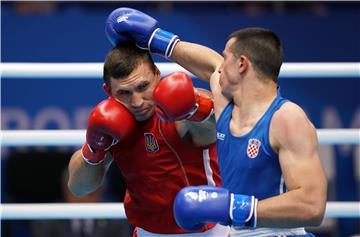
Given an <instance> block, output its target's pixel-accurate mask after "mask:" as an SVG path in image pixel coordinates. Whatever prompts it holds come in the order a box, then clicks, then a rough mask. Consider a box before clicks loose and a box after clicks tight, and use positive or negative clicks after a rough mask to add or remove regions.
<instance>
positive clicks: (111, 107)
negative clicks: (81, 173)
mask: <svg viewBox="0 0 360 237" xmlns="http://www.w3.org/2000/svg"><path fill="white" fill-rule="evenodd" d="M135 126H136V122H135V119H134V117H133V115H132V114H131V113H130V112H129V111H128V110H127V109H126V108H125V107H124V106H123V105H122V104H121V103H119V102H118V101H116V100H115V99H113V98H109V99H106V100H103V101H102V102H100V103H99V104H98V105H97V106H96V107H95V108H94V109H93V110H92V111H91V113H90V116H89V120H88V126H87V130H86V143H85V144H84V145H83V147H82V155H83V157H84V160H85V161H86V162H87V163H89V164H93V165H96V164H99V163H100V162H101V161H103V160H104V158H105V154H106V152H107V151H108V150H109V149H110V147H111V146H112V145H114V144H116V143H117V142H118V141H123V140H125V139H128V138H129V136H130V135H131V133H132V131H133V130H134V129H135Z"/></svg>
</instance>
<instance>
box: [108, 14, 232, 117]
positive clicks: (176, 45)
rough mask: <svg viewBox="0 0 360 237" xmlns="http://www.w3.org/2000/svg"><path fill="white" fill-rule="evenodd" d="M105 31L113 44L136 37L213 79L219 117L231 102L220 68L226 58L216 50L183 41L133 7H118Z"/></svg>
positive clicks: (191, 69) (203, 75)
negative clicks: (224, 87)
mask: <svg viewBox="0 0 360 237" xmlns="http://www.w3.org/2000/svg"><path fill="white" fill-rule="evenodd" d="M105 31H106V34H107V37H108V39H109V41H110V42H112V43H113V44H119V43H122V42H126V41H129V40H134V41H135V42H136V43H137V45H138V46H139V47H141V48H145V49H148V50H149V51H150V52H152V53H157V54H160V55H162V56H164V57H166V58H168V59H169V58H170V59H171V60H173V61H174V62H176V63H178V64H180V65H181V66H183V67H184V68H185V69H187V70H188V71H190V72H191V73H193V74H194V75H196V76H197V77H199V78H200V79H202V80H204V81H209V82H210V87H211V91H212V93H213V96H214V99H215V115H216V117H218V116H219V114H220V113H221V111H222V110H223V108H224V107H225V106H226V105H227V104H228V100H227V99H226V98H225V97H224V96H223V95H222V94H221V88H220V85H219V77H220V74H219V72H218V70H219V68H220V66H221V64H222V62H223V58H222V56H221V55H219V54H218V53H216V52H215V51H214V50H212V49H210V48H207V47H205V46H202V45H199V44H194V43H189V42H182V41H180V39H179V37H178V36H177V35H175V34H173V33H171V32H168V31H165V30H162V29H161V28H160V27H159V23H158V22H157V21H156V20H155V19H154V18H152V17H151V16H149V15H147V14H145V13H143V12H140V11H138V10H136V9H131V8H124V7H123V8H118V9H116V10H114V11H113V12H112V13H111V14H110V15H109V17H108V19H107V21H106V28H105Z"/></svg>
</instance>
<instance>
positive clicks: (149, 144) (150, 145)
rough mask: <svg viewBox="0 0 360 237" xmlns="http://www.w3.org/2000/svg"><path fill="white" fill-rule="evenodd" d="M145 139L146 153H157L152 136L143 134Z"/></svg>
mask: <svg viewBox="0 0 360 237" xmlns="http://www.w3.org/2000/svg"><path fill="white" fill-rule="evenodd" d="M144 137H145V149H146V151H147V152H157V151H159V145H158V142H157V141H156V138H155V136H154V134H152V133H151V132H147V133H144Z"/></svg>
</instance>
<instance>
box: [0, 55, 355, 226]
mask: <svg viewBox="0 0 360 237" xmlns="http://www.w3.org/2000/svg"><path fill="white" fill-rule="evenodd" d="M156 65H157V66H158V67H159V69H160V71H161V72H162V75H165V74H168V73H170V72H174V71H184V72H187V71H186V70H185V69H184V68H182V67H181V66H179V65H177V64H174V63H156ZM102 70H103V63H1V64H0V71H1V79H6V78H7V79H12V78H15V79H16V78H22V79H23V78H25V79H26V78H28V79H31V78H33V79H51V78H61V79H73V78H79V79H100V78H102ZM280 77H285V78H302V79H307V78H360V62H347V63H284V64H283V66H282V68H281V71H280ZM317 134H318V138H319V143H320V144H360V129H317ZM0 138H1V146H2V147H16V146H80V145H82V144H83V142H84V141H85V130H2V131H1V133H0ZM0 217H1V219H2V220H34V219H71V218H84V219H87V218H107V219H123V218H126V215H125V211H124V206H123V203H86V204H74V203H71V204H70V203H41V204H8V203H2V204H1V206H0ZM325 217H327V218H344V217H350V218H360V202H327V206H326V212H325Z"/></svg>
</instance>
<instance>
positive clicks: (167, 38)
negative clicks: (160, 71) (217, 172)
mask: <svg viewBox="0 0 360 237" xmlns="http://www.w3.org/2000/svg"><path fill="white" fill-rule="evenodd" d="M105 33H106V36H107V38H108V39H109V40H110V42H111V43H112V44H113V45H116V44H119V43H123V42H127V41H130V40H134V41H135V42H136V43H137V45H138V47H139V48H142V49H147V50H149V51H150V52H152V53H157V54H160V55H162V56H165V57H170V56H171V53H172V50H173V49H174V47H175V45H176V43H177V42H179V37H178V36H177V35H175V34H173V33H170V32H167V31H165V30H162V29H160V28H159V23H158V22H157V21H156V20H155V19H154V18H152V17H151V16H149V15H146V14H145V13H143V12H141V11H138V10H135V9H132V8H127V7H122V8H118V9H115V10H114V11H113V12H111V13H110V15H109V16H108V18H107V20H106V26H105Z"/></svg>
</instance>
